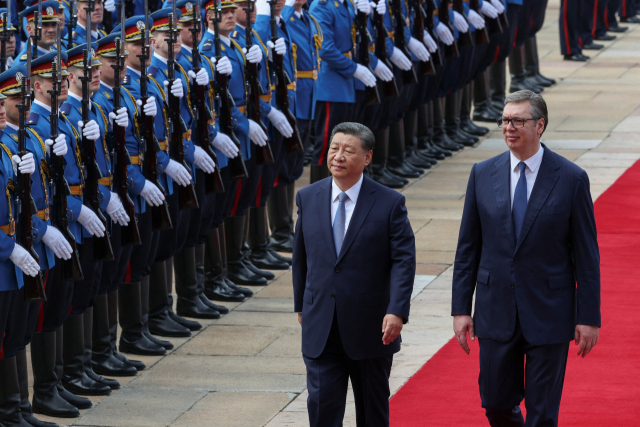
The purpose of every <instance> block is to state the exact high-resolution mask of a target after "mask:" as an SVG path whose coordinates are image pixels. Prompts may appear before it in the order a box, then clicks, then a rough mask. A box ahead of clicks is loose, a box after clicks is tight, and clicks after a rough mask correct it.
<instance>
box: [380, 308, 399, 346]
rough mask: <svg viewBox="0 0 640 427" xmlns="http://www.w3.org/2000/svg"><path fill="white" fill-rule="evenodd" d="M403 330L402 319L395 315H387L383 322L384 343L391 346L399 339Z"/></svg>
mask: <svg viewBox="0 0 640 427" xmlns="http://www.w3.org/2000/svg"><path fill="white" fill-rule="evenodd" d="M401 330H402V317H401V316H396V315H395V314H387V315H386V316H384V320H383V321H382V333H383V334H384V335H383V336H382V343H383V344H384V345H389V344H391V343H392V342H394V341H395V340H396V338H398V335H400V331H401Z"/></svg>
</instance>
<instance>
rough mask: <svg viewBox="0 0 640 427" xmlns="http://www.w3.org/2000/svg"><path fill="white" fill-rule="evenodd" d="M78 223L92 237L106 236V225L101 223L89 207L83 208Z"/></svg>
mask: <svg viewBox="0 0 640 427" xmlns="http://www.w3.org/2000/svg"><path fill="white" fill-rule="evenodd" d="M78 222H79V223H80V224H82V225H83V226H84V228H86V229H87V231H88V232H89V234H91V235H92V236H98V237H102V236H104V230H105V228H104V224H103V223H102V222H100V219H99V218H98V215H96V214H95V213H93V211H92V210H91V209H89V208H88V207H86V206H82V208H81V209H80V215H78Z"/></svg>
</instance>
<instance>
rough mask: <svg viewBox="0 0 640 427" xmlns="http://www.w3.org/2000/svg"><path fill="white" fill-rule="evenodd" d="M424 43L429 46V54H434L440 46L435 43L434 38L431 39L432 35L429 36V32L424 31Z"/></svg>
mask: <svg viewBox="0 0 640 427" xmlns="http://www.w3.org/2000/svg"><path fill="white" fill-rule="evenodd" d="M422 41H423V42H424V44H425V46H427V49H428V50H429V52H431V53H433V52H435V51H436V50H438V44H437V43H436V42H435V40H433V37H431V34H429V32H428V31H427V30H424V34H423V36H422Z"/></svg>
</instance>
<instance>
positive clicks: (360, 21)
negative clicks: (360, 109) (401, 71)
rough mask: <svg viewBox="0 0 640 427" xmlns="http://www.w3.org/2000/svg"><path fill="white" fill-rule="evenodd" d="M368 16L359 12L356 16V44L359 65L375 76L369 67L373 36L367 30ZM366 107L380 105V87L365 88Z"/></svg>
mask: <svg viewBox="0 0 640 427" xmlns="http://www.w3.org/2000/svg"><path fill="white" fill-rule="evenodd" d="M367 19H368V18H367V14H366V13H364V12H362V11H360V10H358V14H357V16H356V20H357V36H356V43H357V46H358V52H357V54H358V64H360V65H362V66H363V67H366V68H367V69H368V70H369V71H371V74H373V75H374V76H375V74H374V73H373V70H372V69H371V66H370V65H369V62H370V58H369V44H370V43H371V42H372V41H373V39H372V38H371V34H369V28H367ZM364 93H365V105H369V104H379V103H380V94H379V93H378V87H377V86H373V87H369V86H365V88H364Z"/></svg>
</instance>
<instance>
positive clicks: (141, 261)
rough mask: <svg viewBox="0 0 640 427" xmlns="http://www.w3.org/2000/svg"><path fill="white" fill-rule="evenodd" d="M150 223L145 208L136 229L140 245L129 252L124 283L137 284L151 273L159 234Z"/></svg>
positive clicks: (149, 210)
mask: <svg viewBox="0 0 640 427" xmlns="http://www.w3.org/2000/svg"><path fill="white" fill-rule="evenodd" d="M169 197H170V196H169ZM169 206H171V204H169ZM151 222H152V221H151V209H150V208H149V206H147V210H146V211H145V212H144V213H142V214H139V215H138V228H139V229H140V239H141V240H142V244H141V245H138V246H134V247H133V250H132V251H131V256H130V257H129V264H128V266H127V272H126V274H125V277H124V280H123V282H124V283H136V282H139V281H140V280H142V278H143V277H144V276H146V275H147V274H149V271H151V265H152V264H153V261H154V260H155V256H156V249H157V248H158V240H159V237H160V233H159V232H154V231H153V230H152V224H151ZM174 227H175V223H174Z"/></svg>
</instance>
